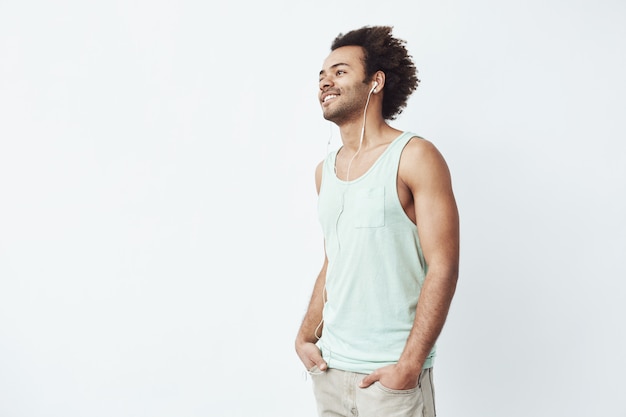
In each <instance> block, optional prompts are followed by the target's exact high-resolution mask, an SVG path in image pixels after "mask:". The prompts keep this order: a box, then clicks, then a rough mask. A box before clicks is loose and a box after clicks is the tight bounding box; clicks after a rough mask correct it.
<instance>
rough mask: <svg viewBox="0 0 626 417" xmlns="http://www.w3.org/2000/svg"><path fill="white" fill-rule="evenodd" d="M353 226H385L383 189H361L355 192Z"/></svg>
mask: <svg viewBox="0 0 626 417" xmlns="http://www.w3.org/2000/svg"><path fill="white" fill-rule="evenodd" d="M354 226H355V227H356V228H367V227H370V228H371V227H383V226H385V187H372V188H363V189H359V190H357V191H356V192H355V216H354Z"/></svg>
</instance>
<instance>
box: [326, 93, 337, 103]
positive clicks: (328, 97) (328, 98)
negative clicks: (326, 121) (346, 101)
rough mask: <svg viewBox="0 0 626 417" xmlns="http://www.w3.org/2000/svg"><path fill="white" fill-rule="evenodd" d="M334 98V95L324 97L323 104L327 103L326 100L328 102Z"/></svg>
mask: <svg viewBox="0 0 626 417" xmlns="http://www.w3.org/2000/svg"><path fill="white" fill-rule="evenodd" d="M335 97H337V96H336V95H334V94H330V95H327V96H326V97H324V103H326V102H327V101H328V100H330V99H331V98H335Z"/></svg>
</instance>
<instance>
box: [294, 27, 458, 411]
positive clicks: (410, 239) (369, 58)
mask: <svg viewBox="0 0 626 417" xmlns="http://www.w3.org/2000/svg"><path fill="white" fill-rule="evenodd" d="M391 30H392V28H391V27H381V26H378V27H363V28H360V29H357V30H353V31H351V32H348V33H346V34H340V35H339V36H338V37H337V38H336V39H335V40H334V42H333V43H332V46H331V53H330V54H329V55H328V57H327V58H326V60H325V61H324V64H323V67H322V70H321V71H320V77H319V92H318V95H319V101H320V105H321V107H322V111H323V115H324V118H326V119H327V120H330V121H332V122H334V123H335V124H337V126H338V127H339V129H340V132H341V140H342V143H343V146H342V147H341V148H340V149H339V151H338V152H336V153H331V154H329V155H328V156H327V158H326V159H325V160H324V161H322V162H321V163H320V164H319V165H318V167H317V169H316V173H315V179H316V185H317V191H318V194H319V201H318V211H319V219H320V222H321V225H322V230H323V234H324V247H325V254H326V256H325V259H324V264H323V266H322V269H321V271H320V273H319V275H318V277H317V281H316V283H315V286H314V288H313V295H312V297H311V300H310V303H309V306H308V310H307V313H306V315H305V317H304V320H303V322H302V325H301V327H300V330H299V332H298V335H297V337H296V343H295V345H296V352H297V354H298V356H299V357H300V359H301V361H302V362H303V364H304V366H305V367H306V369H307V370H308V371H309V373H310V374H311V375H312V379H313V390H314V394H315V398H316V402H317V408H318V412H319V415H320V416H355V415H358V416H360V417H396V416H397V417H400V416H402V417H413V416H434V415H435V406H434V394H433V387H432V366H433V360H434V355H435V342H436V340H437V338H438V336H439V334H440V332H441V329H442V327H443V325H444V322H445V319H446V316H447V314H448V310H449V307H450V303H451V301H452V297H453V295H454V291H455V288H456V281H457V275H458V259H459V220H458V212H457V207H456V202H455V199H454V195H453V192H452V186H451V179H450V173H449V170H448V168H447V165H446V163H445V161H444V159H443V157H442V156H441V154H440V153H439V151H438V150H437V149H436V147H435V146H434V145H433V144H432V143H430V142H429V141H427V140H425V139H423V138H420V137H418V136H416V135H414V134H412V133H410V132H401V131H399V130H397V129H395V128H393V127H391V126H390V125H389V124H388V123H387V120H393V119H395V117H396V116H397V115H398V114H400V112H401V111H402V109H403V108H404V107H405V106H406V102H407V99H408V97H409V96H410V94H411V93H412V92H413V91H414V90H415V89H416V88H417V85H418V83H419V80H418V78H417V70H416V68H415V66H414V64H413V62H412V58H411V57H410V56H409V55H408V52H407V50H406V48H405V46H404V44H405V42H404V41H403V40H399V39H396V38H394V37H393V36H392V34H391Z"/></svg>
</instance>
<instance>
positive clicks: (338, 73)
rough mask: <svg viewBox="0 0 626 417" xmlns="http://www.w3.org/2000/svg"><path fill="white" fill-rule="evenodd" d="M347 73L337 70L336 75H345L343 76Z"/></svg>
mask: <svg viewBox="0 0 626 417" xmlns="http://www.w3.org/2000/svg"><path fill="white" fill-rule="evenodd" d="M345 73H346V72H345V71H344V70H337V73H336V74H337V75H343V74H345Z"/></svg>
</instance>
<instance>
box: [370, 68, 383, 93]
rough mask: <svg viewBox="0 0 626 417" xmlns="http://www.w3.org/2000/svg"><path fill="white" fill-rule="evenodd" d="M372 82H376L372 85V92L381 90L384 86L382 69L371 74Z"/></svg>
mask: <svg viewBox="0 0 626 417" xmlns="http://www.w3.org/2000/svg"><path fill="white" fill-rule="evenodd" d="M372 82H373V83H375V84H376V87H374V94H376V93H379V92H381V91H382V90H383V87H384V86H385V73H384V72H382V71H376V73H375V74H374V75H373V76H372Z"/></svg>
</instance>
